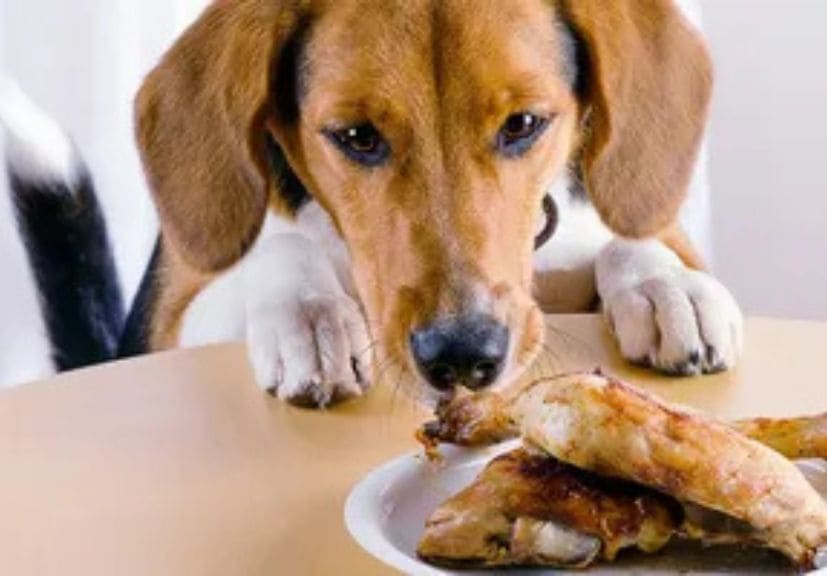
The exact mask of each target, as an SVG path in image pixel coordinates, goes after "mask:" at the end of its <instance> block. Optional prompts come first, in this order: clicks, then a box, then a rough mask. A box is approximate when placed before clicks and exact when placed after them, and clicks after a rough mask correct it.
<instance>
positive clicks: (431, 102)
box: [122, 0, 742, 406]
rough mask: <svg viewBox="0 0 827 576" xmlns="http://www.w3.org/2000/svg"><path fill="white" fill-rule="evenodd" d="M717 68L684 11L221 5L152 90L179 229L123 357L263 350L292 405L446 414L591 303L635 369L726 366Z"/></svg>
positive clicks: (438, 1)
mask: <svg viewBox="0 0 827 576" xmlns="http://www.w3.org/2000/svg"><path fill="white" fill-rule="evenodd" d="M712 75H713V74H712V66H711V63H710V58H709V55H708V53H707V50H706V48H705V46H704V44H703V42H702V40H701V38H700V37H699V34H698V33H697V32H696V30H695V29H694V28H693V27H692V26H691V25H690V24H689V23H688V21H687V20H686V19H685V18H684V16H683V15H682V14H681V12H680V10H679V9H678V7H677V6H676V5H675V4H674V3H673V1H672V0H416V1H409V0H404V1H403V0H398V1H397V0H393V1H381V2H379V1H376V0H220V1H216V2H214V3H213V4H211V5H210V6H209V7H208V8H207V9H206V11H205V12H204V13H203V15H202V16H201V17H200V18H199V19H198V20H197V21H196V22H195V23H194V24H193V25H192V26H191V27H190V28H189V29H188V30H187V31H186V32H185V33H184V34H183V36H182V37H181V38H180V39H179V40H178V41H177V42H176V43H175V45H174V46H173V47H172V48H171V49H170V50H169V52H168V53H167V54H166V55H165V56H164V57H163V59H162V61H161V62H160V63H159V64H158V66H157V67H156V68H155V69H154V70H153V71H152V72H151V73H150V74H149V76H148V77H147V79H146V81H145V83H144V85H143V87H142V88H141V90H140V93H139V95H138V98H137V104H136V114H137V116H136V118H137V140H138V143H139V148H140V152H141V156H142V160H143V164H144V167H145V171H146V175H147V179H148V183H149V186H150V188H151V191H152V194H153V198H154V200H155V202H156V204H157V209H158V213H159V216H160V222H161V232H160V237H159V242H158V245H157V248H156V251H155V254H154V257H153V259H152V264H151V266H150V268H149V270H148V272H147V275H146V277H145V279H144V282H143V285H142V288H141V290H140V293H139V297H138V300H137V302H136V305H135V306H134V309H133V313H132V315H131V318H130V319H129V322H128V327H127V334H126V338H125V339H124V343H123V350H122V352H123V353H124V354H131V353H136V352H141V351H146V350H161V349H166V348H172V347H177V346H190V345H197V344H206V343H211V342H218V341H225V340H235V339H244V340H246V341H247V343H248V345H249V350H250V357H251V361H252V365H253V367H254V371H255V375H256V378H257V380H258V383H259V384H260V385H261V387H262V388H264V389H267V390H270V391H272V392H273V393H275V394H276V395H277V396H278V397H279V398H282V399H284V400H286V401H288V402H291V403H294V404H300V405H308V406H326V405H328V404H330V403H332V402H335V401H338V400H341V399H345V398H349V397H353V396H359V395H361V394H362V393H364V392H365V390H366V389H367V388H368V386H369V385H370V384H371V382H373V381H375V380H377V379H378V378H380V377H383V376H385V375H387V377H388V378H392V379H394V380H395V381H397V382H401V383H403V384H404V385H405V386H406V387H407V388H408V389H409V390H412V391H414V392H415V394H416V395H417V396H418V397H420V398H423V399H430V400H433V399H435V398H436V397H439V396H441V395H444V394H448V393H450V392H451V391H452V390H453V389H454V388H456V387H458V386H464V387H467V388H469V389H471V390H480V389H483V388H488V387H499V386H505V385H507V384H508V383H509V382H513V381H515V380H516V379H517V378H518V377H519V376H520V375H521V374H523V373H524V372H525V371H526V370H527V369H528V368H529V366H531V364H532V362H533V361H534V360H535V358H536V357H537V355H538V353H539V352H540V351H541V349H542V347H543V339H544V323H543V313H544V312H578V311H587V310H592V309H594V307H595V305H596V303H597V302H599V305H600V306H601V307H602V310H603V313H604V314H605V317H606V319H607V320H608V325H609V327H610V328H611V330H612V332H613V334H614V335H615V337H616V339H617V342H618V345H619V347H620V350H621V352H622V353H623V355H624V356H625V357H626V358H628V359H629V360H630V361H631V362H634V363H638V364H644V365H646V366H649V367H651V368H653V369H656V370H660V371H663V372H665V373H668V374H675V375H696V374H701V373H710V372H715V371H720V370H725V369H728V368H730V367H732V366H733V365H734V364H735V363H736V361H737V359H738V356H739V354H740V350H741V332H742V316H741V313H740V311H739V309H738V306H737V305H736V303H735V301H734V299H733V298H732V296H731V295H730V293H729V292H728V291H727V290H726V289H725V288H724V287H723V286H722V285H721V284H720V283H719V282H718V281H716V280H715V278H713V277H712V276H711V275H710V274H708V273H706V272H704V271H703V269H702V263H701V260H700V258H699V257H698V255H697V253H696V252H695V250H694V249H693V247H692V246H691V244H690V243H689V241H688V239H687V237H686V235H685V234H684V233H683V232H682V231H681V229H680V227H679V225H678V224H677V217H678V213H679V210H680V208H681V205H682V203H683V201H684V199H685V195H686V190H687V187H688V186H689V183H690V180H691V178H692V175H693V170H694V167H695V165H696V162H697V157H698V150H699V147H700V143H701V140H702V136H703V133H704V127H705V122H706V118H707V111H708V107H709V102H710V96H711V90H712Z"/></svg>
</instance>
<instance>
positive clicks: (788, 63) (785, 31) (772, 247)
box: [702, 0, 827, 320]
mask: <svg viewBox="0 0 827 576" xmlns="http://www.w3.org/2000/svg"><path fill="white" fill-rule="evenodd" d="M702 6H703V10H704V24H705V28H706V33H707V36H708V38H709V42H710V45H711V46H712V52H713V55H714V57H715V60H716V63H717V77H718V85H717V94H716V100H715V105H714V111H713V117H712V129H711V136H710V139H711V142H710V177H711V183H712V201H713V227H712V228H713V235H714V236H713V245H714V251H715V269H716V271H717V273H718V275H719V276H720V278H721V279H722V280H723V281H724V282H725V283H726V284H727V285H728V286H729V287H730V288H731V289H732V290H733V291H734V292H735V293H736V296H737V297H738V300H739V302H740V303H741V305H742V306H743V307H744V309H745V310H746V311H747V312H749V313H760V314H772V315H778V316H791V317H803V318H815V319H821V320H827V256H826V255H825V250H827V110H825V104H827V1H825V0H702Z"/></svg>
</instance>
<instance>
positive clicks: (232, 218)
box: [136, 0, 300, 271]
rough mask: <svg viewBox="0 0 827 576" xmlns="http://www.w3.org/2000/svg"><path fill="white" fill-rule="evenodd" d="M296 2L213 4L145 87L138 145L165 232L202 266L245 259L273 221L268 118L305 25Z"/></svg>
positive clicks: (139, 101) (183, 253)
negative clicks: (283, 64)
mask: <svg viewBox="0 0 827 576" xmlns="http://www.w3.org/2000/svg"><path fill="white" fill-rule="evenodd" d="M294 4H298V2H289V1H286V0H285V1H281V2H280V1H276V0H269V1H265V0H224V1H220V2H214V3H212V4H211V6H210V7H209V8H207V10H206V11H205V12H204V14H203V15H202V16H201V17H200V18H199V19H198V21H197V22H195V24H193V25H192V26H191V27H190V28H189V29H188V30H187V31H186V32H185V33H184V34H183V36H182V37H181V38H180V39H179V40H178V41H177V42H176V44H175V45H174V46H173V47H172V48H171V49H170V50H169V52H167V54H166V55H165V56H164V57H163V59H162V61H161V62H160V64H159V65H158V66H157V67H156V68H155V69H154V70H153V71H152V72H151V73H150V75H149V76H148V77H147V79H146V80H145V82H144V85H143V87H142V88H141V90H140V93H139V94H138V98H137V102H136V126H137V127H136V131H137V139H138V145H139V148H140V152H141V158H142V161H143V164H144V169H145V172H146V174H147V179H148V183H149V186H150V188H151V190H152V194H153V196H154V199H155V203H156V206H157V208H158V211H159V218H160V220H161V229H162V234H163V235H164V238H165V240H166V241H167V243H171V244H172V246H173V248H174V249H175V250H176V252H179V255H180V257H181V258H183V259H184V261H185V262H187V263H188V264H189V265H190V266H192V267H194V268H195V269H198V270H201V271H217V270H221V269H223V268H226V267H228V266H230V265H232V264H233V263H235V262H236V261H237V260H238V259H239V258H241V257H242V256H243V255H244V253H245V251H246V250H247V249H248V248H249V247H250V245H251V244H252V242H253V241H254V240H255V238H256V236H257V234H258V232H259V230H260V227H261V224H262V222H263V218H264V214H265V212H266V208H267V204H268V197H269V193H270V191H269V190H268V187H269V186H271V185H273V184H272V182H270V180H272V179H271V178H268V171H269V168H268V159H267V156H266V146H267V140H266V139H267V136H266V130H265V127H264V124H265V122H266V121H267V120H268V117H269V116H271V115H272V114H274V113H275V112H274V110H273V108H276V107H275V106H273V105H272V104H271V102H270V100H271V99H270V95H271V94H274V91H275V90H278V87H277V86H275V84H276V82H275V77H276V76H277V75H278V74H277V71H278V70H279V66H280V63H279V59H280V58H281V56H282V55H283V52H284V51H285V47H286V46H288V45H289V43H290V42H291V39H292V37H293V35H294V34H295V33H296V31H297V27H298V22H299V18H300V15H299V14H298V13H297V12H298V11H297V10H296V9H295V8H293V7H291V6H290V5H294Z"/></svg>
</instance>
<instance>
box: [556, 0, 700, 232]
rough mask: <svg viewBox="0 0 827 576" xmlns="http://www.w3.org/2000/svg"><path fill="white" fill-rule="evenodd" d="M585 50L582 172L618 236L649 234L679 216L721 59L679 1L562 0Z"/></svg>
mask: <svg viewBox="0 0 827 576" xmlns="http://www.w3.org/2000/svg"><path fill="white" fill-rule="evenodd" d="M559 5H560V6H561V8H562V10H563V12H564V17H565V18H566V19H567V20H568V22H569V24H570V25H571V26H572V27H573V28H574V30H575V32H576V33H577V34H578V35H579V36H580V41H581V43H582V44H583V45H584V47H585V56H586V58H585V60H586V61H587V62H586V68H588V70H587V76H586V78H585V86H584V90H585V99H586V100H587V103H588V105H589V108H588V111H587V113H588V114H589V115H590V116H589V117H588V120H587V122H588V123H587V131H586V140H585V142H584V144H583V149H582V151H581V154H582V157H581V169H582V172H583V178H584V182H585V184H586V188H587V189H588V191H589V195H590V197H591V199H592V201H593V202H594V204H595V206H596V207H597V209H598V211H599V213H600V215H601V217H602V218H603V220H604V221H605V222H606V224H607V225H608V226H610V227H611V228H612V229H613V230H614V231H615V232H617V233H618V234H621V235H624V236H629V237H642V236H648V235H651V234H654V233H657V232H659V231H661V230H662V229H664V228H666V227H667V226H668V225H669V224H671V223H672V222H673V221H674V220H675V219H676V217H677V213H678V211H679V208H680V206H681V204H682V202H683V200H684V198H685V194H686V190H687V187H688V185H689V180H690V178H691V175H692V169H693V166H694V163H695V160H696V158H697V155H698V150H699V147H700V142H701V139H702V136H703V131H704V127H705V123H706V118H707V112H708V107H709V102H710V98H711V92H712V63H711V60H710V58H709V54H708V52H707V51H706V48H705V46H704V44H703V41H702V40H701V38H700V36H699V34H698V33H697V32H696V31H695V30H693V29H692V28H691V25H690V24H689V23H688V22H687V21H686V20H685V19H684V17H683V16H682V14H681V13H680V11H679V9H678V8H677V7H676V6H675V4H674V2H673V1H672V0H561V2H560V4H559Z"/></svg>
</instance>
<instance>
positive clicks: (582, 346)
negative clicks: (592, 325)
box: [547, 325, 595, 355]
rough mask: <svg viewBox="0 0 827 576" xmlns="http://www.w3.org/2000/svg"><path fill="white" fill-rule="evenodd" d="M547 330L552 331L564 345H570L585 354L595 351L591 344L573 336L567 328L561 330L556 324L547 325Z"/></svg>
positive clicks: (591, 353)
mask: <svg viewBox="0 0 827 576" xmlns="http://www.w3.org/2000/svg"><path fill="white" fill-rule="evenodd" d="M547 328H548V330H549V331H550V332H552V333H553V334H554V335H555V336H556V337H558V338H559V339H560V340H561V341H562V342H561V343H562V344H563V345H564V346H570V347H571V348H573V349H574V350H575V351H577V352H580V353H582V354H585V355H593V354H594V353H595V348H594V346H593V345H591V344H589V343H588V342H586V341H585V340H583V339H582V338H580V337H579V336H575V335H574V334H572V333H571V332H568V331H567V330H563V329H562V328H559V327H557V326H552V325H548V326H547Z"/></svg>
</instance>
